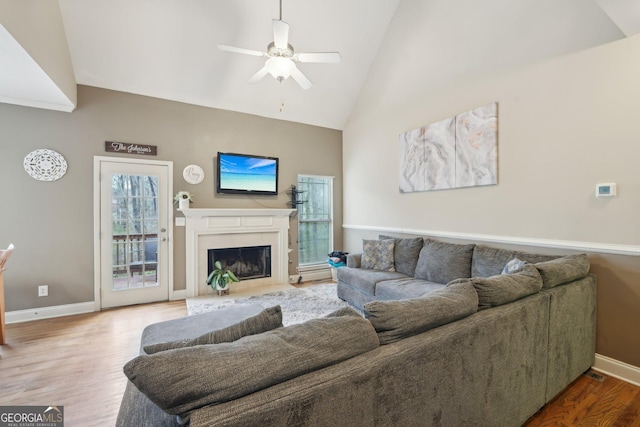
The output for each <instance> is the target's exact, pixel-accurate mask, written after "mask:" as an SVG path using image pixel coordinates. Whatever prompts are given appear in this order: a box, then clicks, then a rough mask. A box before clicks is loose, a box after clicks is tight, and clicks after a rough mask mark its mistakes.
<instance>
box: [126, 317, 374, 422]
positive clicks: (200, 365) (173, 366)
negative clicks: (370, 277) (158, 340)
mask: <svg viewBox="0 0 640 427" xmlns="http://www.w3.org/2000/svg"><path fill="white" fill-rule="evenodd" d="M379 345H380V343H379V340H378V337H377V335H376V332H375V330H374V329H373V327H372V326H371V323H370V322H369V321H367V320H366V319H363V318H362V317H359V316H351V315H347V316H339V317H324V318H319V319H312V320H309V321H307V322H305V323H302V324H297V325H291V326H288V327H285V328H278V329H274V330H271V331H268V332H264V333H262V334H258V335H250V336H246V337H244V338H241V339H239V340H237V341H234V342H230V343H222V344H210V345H200V346H195V347H186V348H179V349H175V350H168V351H161V352H159V353H156V354H152V355H141V356H138V357H136V358H135V359H133V360H131V361H130V362H128V363H127V364H126V365H125V366H124V372H125V374H126V375H127V377H128V378H129V379H130V380H131V382H133V384H134V385H135V386H136V387H137V388H138V389H139V390H140V391H141V392H142V393H144V394H145V395H146V396H147V397H148V398H149V399H150V400H151V401H152V402H154V403H155V404H156V405H158V406H159V407H160V408H162V409H163V410H164V411H166V412H167V413H170V414H184V413H186V412H188V411H191V410H194V409H196V408H200V407H203V406H205V405H211V404H218V403H222V402H226V401H230V400H233V399H237V398H239V397H241V396H245V395H248V394H250V393H253V392H255V391H258V390H261V389H264V388H267V387H269V386H271V385H274V384H277V383H281V382H283V381H286V380H288V379H291V378H295V377H298V376H300V375H303V374H305V373H308V372H312V371H315V370H318V369H321V368H323V367H326V366H329V365H332V364H335V363H339V362H341V361H343V360H346V359H349V358H351V357H354V356H356V355H358V354H361V353H365V352H367V351H370V350H373V349H375V348H376V347H378V346H379Z"/></svg>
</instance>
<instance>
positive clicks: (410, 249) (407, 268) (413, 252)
mask: <svg viewBox="0 0 640 427" xmlns="http://www.w3.org/2000/svg"><path fill="white" fill-rule="evenodd" d="M379 239H380V240H386V239H394V241H395V246H394V249H393V263H394V264H395V268H396V271H397V272H398V273H402V274H406V275H407V276H412V277H413V275H414V274H415V272H416V264H417V263H418V256H419V255H420V250H421V249H422V246H423V245H424V239H423V238H422V237H414V238H402V239H400V238H395V237H390V236H382V235H381V236H379Z"/></svg>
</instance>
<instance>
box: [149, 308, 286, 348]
mask: <svg viewBox="0 0 640 427" xmlns="http://www.w3.org/2000/svg"><path fill="white" fill-rule="evenodd" d="M281 326H282V309H281V308H280V306H279V305H276V306H273V307H269V308H266V309H264V310H263V311H262V312H260V313H258V314H256V315H255V316H251V317H248V318H246V319H244V320H242V321H240V322H238V323H236V324H235V325H231V326H227V327H226V328H222V329H218V330H213V331H210V332H207V333H206V334H203V335H200V336H199V337H197V338H193V339H184V340H178V341H169V342H161V343H156V344H150V345H146V346H144V351H145V353H147V354H154V353H157V352H159V351H166V350H173V349H176V348H183V347H193V346H196V345H206V344H219V343H223V342H232V341H235V340H239V339H240V338H242V337H246V336H248V335H255V334H260V333H262V332H266V331H270V330H272V329H275V328H279V327H281Z"/></svg>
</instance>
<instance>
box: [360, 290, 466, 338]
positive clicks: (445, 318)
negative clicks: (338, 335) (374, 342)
mask: <svg viewBox="0 0 640 427" xmlns="http://www.w3.org/2000/svg"><path fill="white" fill-rule="evenodd" d="M476 311H478V294H477V293H476V291H475V289H474V287H473V284H472V283H471V282H470V281H468V280H467V281H466V282H460V283H451V284H449V285H447V286H443V287H442V288H440V289H438V290H435V291H431V292H428V293H426V294H424V295H423V296H421V297H418V298H412V299H404V300H397V301H372V302H369V303H367V304H365V305H364V315H365V317H366V318H367V319H369V321H370V322H371V324H372V325H373V327H374V328H375V330H376V332H377V333H378V338H379V339H380V344H382V345H384V344H389V343H392V342H395V341H398V340H401V339H403V338H407V337H410V336H412V335H417V334H419V333H422V332H426V331H428V330H429V329H433V328H436V327H438V326H440V325H444V324H446V323H451V322H454V321H456V320H458V319H461V318H463V317H467V316H469V315H471V314H473V313H475V312H476Z"/></svg>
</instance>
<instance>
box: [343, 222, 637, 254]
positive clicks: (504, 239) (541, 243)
mask: <svg viewBox="0 0 640 427" xmlns="http://www.w3.org/2000/svg"><path fill="white" fill-rule="evenodd" d="M342 228H344V229H347V230H363V231H375V232H378V233H398V234H413V235H425V236H433V237H443V238H450V239H462V240H475V241H480V242H491V243H506V244H513V245H522V246H536V247H543V248H558V249H570V250H577V251H586V252H596V253H603V254H614V255H630V256H640V246H637V245H621V244H617V243H596V242H581V241H571V240H555V239H539V238H535V237H517V236H499V235H492V234H475V233H458V232H454V231H434V230H421V229H409V228H394V227H375V226H368V225H354V224H343V225H342Z"/></svg>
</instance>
